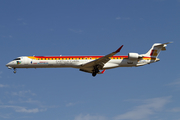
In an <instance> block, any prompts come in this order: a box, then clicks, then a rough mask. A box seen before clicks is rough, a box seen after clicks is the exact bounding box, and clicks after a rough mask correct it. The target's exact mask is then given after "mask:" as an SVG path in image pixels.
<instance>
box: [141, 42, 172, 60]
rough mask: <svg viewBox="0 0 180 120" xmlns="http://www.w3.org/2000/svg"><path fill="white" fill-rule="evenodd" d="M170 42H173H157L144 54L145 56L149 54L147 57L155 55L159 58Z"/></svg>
mask: <svg viewBox="0 0 180 120" xmlns="http://www.w3.org/2000/svg"><path fill="white" fill-rule="evenodd" d="M169 43H172V42H168V43H163V44H162V43H155V44H154V45H153V46H152V47H151V49H150V50H149V51H148V52H147V53H146V54H144V55H143V56H147V57H154V58H157V57H158V55H159V53H160V52H161V50H162V51H164V50H166V46H167V44H169Z"/></svg>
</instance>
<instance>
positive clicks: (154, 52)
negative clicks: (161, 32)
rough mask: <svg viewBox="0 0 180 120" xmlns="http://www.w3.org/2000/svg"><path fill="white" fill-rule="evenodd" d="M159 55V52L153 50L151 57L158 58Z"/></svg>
mask: <svg viewBox="0 0 180 120" xmlns="http://www.w3.org/2000/svg"><path fill="white" fill-rule="evenodd" d="M157 55H158V53H157V50H152V51H151V54H150V56H157Z"/></svg>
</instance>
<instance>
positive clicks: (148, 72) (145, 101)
mask: <svg viewBox="0 0 180 120" xmlns="http://www.w3.org/2000/svg"><path fill="white" fill-rule="evenodd" d="M0 16H1V19H0V41H1V44H0V55H1V58H0V119H1V120H32V119H33V120H41V119H43V120H50V119H51V120H169V119H171V120H180V104H179V101H180V96H179V92H180V73H179V59H180V57H179V51H180V47H179V44H180V40H179V38H180V34H179V31H180V1H179V0H124V1H123V0H113V1H108V0H86V1H83V0H76V1H72V0H61V1H59V0H51V1H48V0H38V1H37V0H31V1H28V0H26V1H25V0H16V1H14V0H4V1H0ZM169 41H173V42H174V43H173V44H169V45H168V46H167V51H163V52H161V53H160V55H159V58H160V59H161V60H160V62H157V63H153V64H150V65H146V66H142V67H136V68H135V67H133V68H116V69H111V70H107V71H106V72H105V73H104V74H103V75H97V76H96V77H92V76H91V74H88V73H83V72H80V71H79V70H78V69H72V68H56V69H55V68H52V69H51V68H49V69H18V70H17V73H16V74H13V71H12V70H9V69H7V68H6V66H5V64H6V63H8V62H9V61H11V60H12V59H14V58H16V57H19V56H26V55H106V54H109V53H111V52H113V51H114V50H116V49H117V48H118V47H120V46H121V45H124V47H123V48H122V50H121V52H120V53H118V55H127V54H128V53H129V52H137V53H146V52H147V51H148V50H149V49H150V48H151V46H152V45H153V44H154V43H165V42H169Z"/></svg>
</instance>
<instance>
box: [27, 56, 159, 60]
mask: <svg viewBox="0 0 180 120" xmlns="http://www.w3.org/2000/svg"><path fill="white" fill-rule="evenodd" d="M27 57H28V58H29V59H32V60H95V59H99V58H101V57H103V56H27ZM127 58H128V56H113V57H110V59H127ZM143 59H144V60H156V58H151V57H143Z"/></svg>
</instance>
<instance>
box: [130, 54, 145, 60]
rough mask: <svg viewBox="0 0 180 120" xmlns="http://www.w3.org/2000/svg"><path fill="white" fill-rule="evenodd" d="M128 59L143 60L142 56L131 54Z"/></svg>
mask: <svg viewBox="0 0 180 120" xmlns="http://www.w3.org/2000/svg"><path fill="white" fill-rule="evenodd" d="M128 58H129V59H139V58H142V56H141V55H139V54H138V53H129V54H128Z"/></svg>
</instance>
